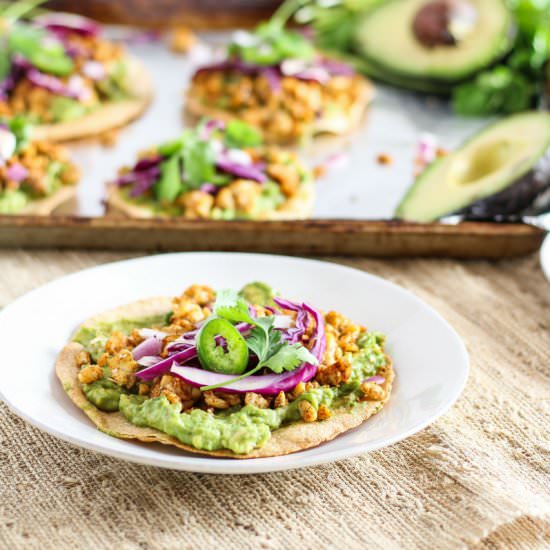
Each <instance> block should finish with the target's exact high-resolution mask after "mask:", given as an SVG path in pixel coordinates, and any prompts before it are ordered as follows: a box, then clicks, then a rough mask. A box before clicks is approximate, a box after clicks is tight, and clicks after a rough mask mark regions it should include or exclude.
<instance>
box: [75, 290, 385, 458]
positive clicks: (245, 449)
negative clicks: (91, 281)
mask: <svg viewBox="0 0 550 550" xmlns="http://www.w3.org/2000/svg"><path fill="white" fill-rule="evenodd" d="M249 290H251V289H250V288H249ZM258 290H259V289H258ZM261 290H263V291H265V289H261ZM163 319H164V316H159V317H157V318H147V319H132V320H130V319H123V320H119V321H116V322H113V323H97V324H94V325H91V324H90V325H87V326H85V327H81V328H80V329H79V330H78V331H77V333H76V334H75V336H74V338H73V339H74V340H75V341H77V342H79V343H81V344H82V345H83V346H84V347H85V348H86V349H87V350H88V351H89V352H90V353H91V354H92V356H94V355H95V356H97V355H99V354H100V353H101V352H102V351H103V346H104V344H105V340H106V338H107V336H108V335H110V334H111V333H112V332H113V331H115V330H119V331H121V332H126V333H129V332H130V331H131V330H132V329H133V328H139V327H151V326H159V325H162V321H163ZM383 343H384V337H383V336H382V335H380V334H377V333H374V332H373V333H366V334H365V335H363V336H362V337H360V339H359V340H358V345H359V347H360V351H359V352H358V353H356V354H354V355H353V357H352V361H351V362H352V367H353V371H352V376H351V377H350V379H349V380H348V382H347V383H345V384H342V385H340V386H338V387H325V386H321V387H318V388H314V389H311V390H309V391H306V392H304V393H302V394H301V395H300V396H299V397H298V398H297V399H295V400H294V401H292V402H291V403H289V404H288V405H287V406H285V407H279V408H277V409H260V408H258V407H255V406H253V405H246V406H244V407H241V408H238V407H237V408H235V407H234V408H230V409H226V410H222V411H217V412H215V413H210V412H207V411H203V410H200V409H193V410H191V411H190V412H184V413H182V412H180V406H179V405H178V404H177V403H176V404H170V402H169V401H168V400H167V398H166V397H165V396H164V395H162V396H160V397H155V398H152V399H149V398H146V397H143V396H140V395H135V394H131V393H128V391H127V390H126V389H124V388H121V387H120V386H118V385H116V384H115V383H114V382H112V381H111V380H109V375H110V373H109V370H108V369H105V377H104V378H102V379H101V380H98V381H96V382H93V383H91V384H83V385H82V390H83V392H84V394H85V395H86V398H87V399H88V401H90V402H91V403H92V404H93V405H95V406H96V407H97V408H99V409H101V410H103V411H108V412H112V411H117V410H119V411H120V412H121V413H122V414H123V415H124V417H125V418H126V419H127V420H128V421H129V422H131V423H132V424H134V425H136V426H147V427H150V428H156V429H157V430H160V431H162V432H164V433H166V434H169V435H171V436H173V437H175V438H177V439H179V440H180V441H181V442H182V443H184V444H187V445H191V446H193V447H195V448H197V449H204V450H208V451H215V450H220V449H229V450H231V451H233V452H234V453H237V454H243V453H249V452H251V451H252V450H253V449H254V448H256V447H261V446H262V445H263V444H264V443H265V442H266V441H267V440H268V439H269V438H270V436H271V431H273V430H276V429H277V428H279V427H281V426H283V425H285V424H288V423H291V422H295V421H298V420H299V419H300V412H299V409H298V405H299V403H300V401H303V400H307V401H309V402H310V403H311V404H312V405H313V406H314V407H315V409H318V408H319V406H320V405H321V404H323V405H325V406H327V407H329V408H331V409H335V408H338V407H347V408H349V407H360V406H363V403H362V402H359V401H357V397H358V395H360V384H361V381H362V380H364V378H366V377H368V376H372V375H373V374H375V373H376V370H377V368H379V367H381V366H383V365H385V363H386V357H385V355H384V351H383Z"/></svg>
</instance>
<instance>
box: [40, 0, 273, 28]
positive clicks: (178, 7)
mask: <svg viewBox="0 0 550 550" xmlns="http://www.w3.org/2000/svg"><path fill="white" fill-rule="evenodd" d="M280 3H281V2H280V1H277V0H116V1H113V0H86V2H82V1H81V0H51V1H50V2H47V3H46V5H45V7H47V8H50V9H55V10H61V11H70V12H75V13H80V14H81V15H86V16H88V17H91V18H93V19H97V20H98V21H103V22H107V23H123V24H128V25H139V26H145V27H169V26H170V27H171V26H176V25H185V26H187V27H192V28H195V29H196V28H211V29H212V28H215V29H219V28H228V27H235V26H252V25H254V24H255V23H257V22H258V21H260V20H261V19H265V18H267V17H269V16H270V15H271V13H272V12H273V10H274V9H275V8H276V7H277V6H278V5H279V4H280Z"/></svg>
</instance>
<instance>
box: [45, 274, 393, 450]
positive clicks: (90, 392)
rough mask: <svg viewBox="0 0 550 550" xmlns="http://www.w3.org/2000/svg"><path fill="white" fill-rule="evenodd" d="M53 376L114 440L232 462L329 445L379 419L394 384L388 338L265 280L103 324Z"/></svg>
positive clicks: (76, 342) (65, 355)
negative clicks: (277, 290) (276, 291)
mask: <svg viewBox="0 0 550 550" xmlns="http://www.w3.org/2000/svg"><path fill="white" fill-rule="evenodd" d="M56 372H57V376H58V378H59V379H60V381H61V383H62V385H63V388H64V389H65V391H66V393H67V394H68V396H69V397H70V398H71V400H72V401H73V402H74V403H75V404H76V405H77V406H78V407H80V408H81V409H82V410H83V411H84V413H85V414H86V415H87V416H88V417H89V418H90V419H91V420H92V422H94V424H95V425H96V426H97V427H98V429H100V430H102V431H103V432H105V433H107V434H109V435H112V436H114V437H119V438H122V439H136V440H139V441H143V442H159V443H163V444H166V445H172V446H175V447H178V448H180V449H183V450H185V451H189V452H193V453H200V454H205V455H209V456H219V457H228V458H257V457H268V456H278V455H284V454H288V453H293V452H297V451H300V450H303V449H307V448H310V447H314V446H316V445H319V444H321V443H323V442H325V441H328V440H331V439H333V438H334V437H337V436H338V435H340V434H342V433H344V432H346V431H348V430H350V429H352V428H355V427H357V426H359V425H361V424H362V423H363V422H364V421H366V420H367V419H368V418H369V417H370V416H372V415H373V414H376V413H377V412H378V411H380V409H381V408H382V407H383V406H384V405H385V404H386V403H387V401H388V399H389V397H390V393H391V388H392V382H393V378H394V373H393V368H392V364H391V360H390V358H389V357H388V355H387V354H386V353H385V351H384V337H383V336H382V335H381V334H379V333H376V332H370V331H368V330H367V329H366V328H365V327H362V326H360V325H357V324H355V323H354V322H352V321H351V320H349V319H348V318H346V317H345V316H343V315H342V314H340V313H338V312H335V311H329V312H326V313H324V314H323V313H321V312H320V311H319V310H317V309H316V308H314V307H312V306H310V305H308V304H307V303H300V302H292V301H290V300H286V299H283V298H280V297H277V296H274V295H273V293H272V291H271V289H270V288H269V287H268V286H267V285H266V284H264V283H250V284H248V285H246V286H245V287H244V288H243V289H242V290H241V291H240V292H239V293H237V292H236V291H233V290H229V289H222V290H219V291H218V292H217V293H214V291H213V290H212V289H211V288H209V287H207V286H203V285H193V286H191V287H189V288H187V289H186V290H185V292H184V293H183V294H182V295H181V296H178V297H175V298H173V299H170V298H166V297H160V298H151V299H148V300H142V301H138V302H134V303H132V304H129V305H126V306H122V307H120V308H117V309H115V310H111V311H109V312H106V313H103V314H100V315H97V316H95V317H93V318H91V319H89V320H88V321H86V322H85V323H83V325H81V326H80V327H79V328H78V330H77V331H76V333H75V334H74V336H73V339H72V341H71V342H70V343H69V344H67V345H66V346H65V347H64V348H63V350H62V351H61V353H60V355H59V357H58V360H57V364H56Z"/></svg>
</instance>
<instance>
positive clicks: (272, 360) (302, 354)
mask: <svg viewBox="0 0 550 550" xmlns="http://www.w3.org/2000/svg"><path fill="white" fill-rule="evenodd" d="M214 315H217V316H218V317H220V318H222V319H225V320H227V321H231V322H233V323H249V324H251V325H253V328H252V331H251V333H250V336H249V337H248V338H247V339H246V344H247V346H248V348H249V349H250V351H251V352H252V353H254V354H255V355H256V357H257V358H258V364H257V365H256V366H255V367H254V368H253V369H251V370H249V371H247V372H245V373H244V374H242V375H241V376H237V377H236V378H233V379H231V380H229V381H227V382H222V383H219V384H214V385H211V386H204V387H202V388H201V390H203V391H207V390H213V389H216V388H219V387H221V386H227V385H228V384H231V383H233V382H237V381H238V380H242V379H243V378H246V377H248V376H250V375H252V374H255V373H256V372H258V371H259V370H261V369H263V368H268V369H270V370H271V371H273V372H274V373H276V374H280V373H282V372H283V371H292V370H294V369H295V368H296V367H298V366H299V365H301V364H302V363H305V362H307V363H312V364H317V363H318V361H317V358H316V357H315V356H314V355H312V354H311V352H310V351H309V350H308V349H307V348H306V347H304V346H303V345H302V344H299V343H296V344H289V343H288V342H285V341H283V340H282V338H281V332H280V331H279V330H277V329H275V328H274V322H275V317H274V316H273V315H268V316H266V317H252V315H251V314H250V311H249V304H248V302H247V301H246V300H245V299H244V298H243V297H242V296H240V295H239V294H238V293H237V292H235V291H234V290H231V289H226V290H220V291H219V292H218V293H217V295H216V303H215V305H214Z"/></svg>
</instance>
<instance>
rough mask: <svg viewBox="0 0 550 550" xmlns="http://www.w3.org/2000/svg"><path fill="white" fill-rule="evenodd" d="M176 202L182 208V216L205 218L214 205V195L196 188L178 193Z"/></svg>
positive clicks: (208, 215) (208, 216)
mask: <svg viewBox="0 0 550 550" xmlns="http://www.w3.org/2000/svg"><path fill="white" fill-rule="evenodd" d="M177 203H178V204H179V205H180V206H181V207H182V208H183V216H184V218H187V219H189V220H207V219H208V218H210V215H211V212H212V207H213V206H214V197H213V196H212V195H211V194H210V193H206V192H205V191H199V190H198V189H197V190H194V191H189V192H187V193H183V194H182V195H180V196H179V197H178V199H177Z"/></svg>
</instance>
